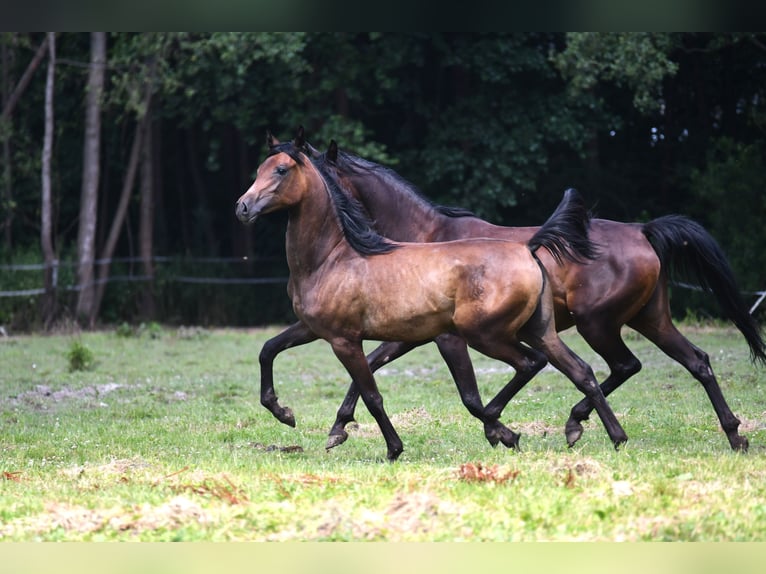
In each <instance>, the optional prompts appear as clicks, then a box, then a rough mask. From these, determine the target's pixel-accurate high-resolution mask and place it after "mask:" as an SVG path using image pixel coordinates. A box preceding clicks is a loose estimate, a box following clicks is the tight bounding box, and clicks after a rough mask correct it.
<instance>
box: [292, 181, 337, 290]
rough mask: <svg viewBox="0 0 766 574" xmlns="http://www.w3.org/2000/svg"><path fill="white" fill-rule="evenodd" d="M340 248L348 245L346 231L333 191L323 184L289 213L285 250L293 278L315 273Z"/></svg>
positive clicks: (306, 194)
mask: <svg viewBox="0 0 766 574" xmlns="http://www.w3.org/2000/svg"><path fill="white" fill-rule="evenodd" d="M339 245H341V246H343V245H346V243H345V240H344V237H343V231H342V230H341V228H340V223H339V222H338V219H337V215H336V214H335V209H334V206H333V204H332V202H331V200H330V196H329V192H328V191H327V189H325V187H324V184H323V183H322V182H321V181H319V183H317V184H316V187H314V188H313V189H312V190H310V191H307V192H306V193H305V194H304V195H303V197H302V199H301V201H300V202H298V203H297V204H296V205H294V206H293V207H292V208H290V211H289V212H288V219H287V232H286V240H285V249H286V253H287V263H288V266H289V267H290V273H291V275H293V276H295V277H296V278H299V277H300V276H302V275H309V274H311V273H312V272H313V271H315V270H316V269H318V268H319V267H321V266H322V264H324V263H325V262H326V261H327V259H328V257H329V256H330V254H331V253H332V252H333V250H335V249H337V248H338V246H339ZM349 248H350V247H349Z"/></svg>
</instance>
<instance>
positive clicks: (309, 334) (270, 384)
mask: <svg viewBox="0 0 766 574" xmlns="http://www.w3.org/2000/svg"><path fill="white" fill-rule="evenodd" d="M317 338H318V337H317V336H316V335H315V334H314V333H313V331H311V329H309V328H308V327H307V326H306V325H305V324H304V323H303V322H301V321H299V322H297V323H294V324H292V325H290V326H289V327H288V328H287V329H285V330H284V331H282V332H281V333H280V334H279V335H277V336H276V337H272V338H271V339H269V340H268V341H266V343H264V345H263V348H262V349H261V353H260V355H259V357H258V361H259V362H260V365H261V404H262V405H263V406H264V407H266V408H267V409H268V410H269V412H270V413H271V414H272V415H274V416H275V417H276V418H277V420H279V422H281V423H284V424H286V425H289V426H291V427H294V426H295V415H293V411H292V410H291V409H290V408H289V407H283V406H281V405H280V404H279V399H278V398H277V394H276V392H275V391H274V359H275V358H276V356H277V355H278V354H279V353H281V352H282V351H284V350H285V349H289V348H290V347H297V346H299V345H305V344H306V343H310V342H312V341H315V340H316V339H317Z"/></svg>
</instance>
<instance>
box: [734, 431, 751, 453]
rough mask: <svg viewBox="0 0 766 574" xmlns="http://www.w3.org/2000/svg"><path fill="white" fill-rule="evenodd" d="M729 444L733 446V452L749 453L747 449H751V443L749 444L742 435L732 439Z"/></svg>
mask: <svg viewBox="0 0 766 574" xmlns="http://www.w3.org/2000/svg"><path fill="white" fill-rule="evenodd" d="M729 443H730V444H731V448H732V450H735V451H737V452H747V449H748V448H750V443H749V442H748V440H747V437H746V436H742V435H737V436H735V437H732V438H730V439H729Z"/></svg>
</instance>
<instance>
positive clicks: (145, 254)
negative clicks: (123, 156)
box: [138, 109, 156, 321]
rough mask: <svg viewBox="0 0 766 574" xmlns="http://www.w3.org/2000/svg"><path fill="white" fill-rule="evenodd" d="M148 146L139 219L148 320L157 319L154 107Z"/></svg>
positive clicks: (143, 157) (144, 312)
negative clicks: (155, 287)
mask: <svg viewBox="0 0 766 574" xmlns="http://www.w3.org/2000/svg"><path fill="white" fill-rule="evenodd" d="M146 115H147V118H146V120H147V121H146V131H145V132H144V148H143V153H142V154H141V207H140V210H141V211H140V214H139V221H138V251H139V256H140V258H141V267H142V270H143V274H144V275H145V276H146V277H148V278H149V279H148V281H147V282H146V283H144V288H143V290H142V293H141V317H142V318H143V319H144V320H145V321H151V320H153V319H154V316H155V313H156V304H155V299H154V261H153V260H152V256H153V254H154V253H153V252H154V165H153V164H154V151H153V148H154V135H153V132H154V130H153V128H152V118H151V109H149V110H147V112H146Z"/></svg>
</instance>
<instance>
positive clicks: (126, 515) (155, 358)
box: [0, 326, 766, 541]
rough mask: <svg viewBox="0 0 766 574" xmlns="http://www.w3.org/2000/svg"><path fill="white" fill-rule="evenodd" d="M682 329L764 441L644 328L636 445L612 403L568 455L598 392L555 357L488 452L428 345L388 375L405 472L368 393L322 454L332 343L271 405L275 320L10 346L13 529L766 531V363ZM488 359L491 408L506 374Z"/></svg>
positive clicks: (507, 534)
mask: <svg viewBox="0 0 766 574" xmlns="http://www.w3.org/2000/svg"><path fill="white" fill-rule="evenodd" d="M682 330H683V331H684V332H685V333H686V334H687V336H688V337H689V338H690V339H691V340H692V341H693V342H695V344H697V345H698V346H700V347H701V348H703V349H704V350H706V351H707V352H708V353H709V354H710V356H711V361H712V364H713V368H714V370H715V371H716V374H717V375H718V378H719V382H720V384H721V387H722V389H723V392H724V395H725V396H726V398H727V400H728V402H729V405H730V406H731V408H732V410H733V411H734V412H735V414H736V415H737V416H738V417H739V418H740V420H741V421H742V425H741V427H740V428H741V432H743V433H744V434H746V435H747V436H748V437H749V439H750V451H749V452H748V453H747V454H744V455H743V454H737V453H734V452H732V451H731V450H730V448H729V445H728V442H727V440H726V437H725V435H724V434H723V432H722V431H721V429H720V428H719V425H718V421H717V419H716V417H715V414H714V412H713V409H712V406H711V405H710V403H709V401H708V399H707V396H706V395H705V393H704V391H703V390H702V388H701V387H700V385H699V384H698V383H697V382H696V381H694V380H693V379H692V378H691V376H689V375H688V374H687V373H686V372H685V371H684V370H683V369H682V368H681V367H680V366H678V365H677V364H675V363H673V362H672V361H670V360H669V359H667V358H666V357H665V356H664V355H663V354H662V353H661V352H660V351H659V350H658V349H657V348H655V347H653V346H652V345H650V344H649V343H647V342H646V341H644V340H643V339H641V338H638V337H636V336H633V335H632V334H631V333H629V332H626V339H627V341H628V345H629V346H630V347H631V348H632V349H633V350H634V352H635V353H636V355H637V356H638V357H639V358H640V359H641V360H642V362H643V365H644V369H643V370H642V372H641V373H639V374H638V375H637V376H636V377H634V378H633V379H631V380H630V381H629V382H628V383H626V384H625V385H624V386H623V388H621V389H619V390H618V391H617V392H615V393H614V394H613V395H612V396H611V397H610V398H609V401H610V404H611V405H612V408H613V409H614V410H615V412H616V413H617V416H618V418H619V419H620V421H621V422H622V424H623V426H624V427H625V429H626V431H627V433H628V436H629V437H630V440H629V441H628V443H627V445H625V446H624V447H623V448H621V450H620V451H619V452H616V451H615V450H614V448H613V447H612V446H611V443H610V442H609V440H608V437H607V436H606V433H605V431H604V429H603V427H602V426H601V423H600V422H599V421H598V419H597V418H596V417H594V418H593V419H592V420H591V421H588V422H587V423H586V431H585V434H584V436H583V439H582V440H581V441H580V442H579V443H578V444H577V445H576V446H575V447H574V448H572V449H568V448H567V446H566V442H565V440H564V436H563V426H564V422H565V421H566V418H567V415H568V413H569V409H570V407H571V406H572V405H573V404H574V402H576V401H577V400H579V398H580V395H579V394H578V392H577V391H576V389H575V388H574V386H573V385H572V384H571V383H570V382H569V381H568V380H566V379H565V378H564V377H563V376H562V375H560V374H559V373H558V372H556V371H554V370H549V369H546V370H545V371H544V372H543V373H541V374H539V375H538V376H537V377H536V378H535V379H534V380H533V381H532V382H531V383H530V384H529V385H528V386H527V387H526V388H525V389H524V390H523V391H522V393H521V394H520V395H519V396H518V397H517V398H516V399H514V400H513V401H512V402H511V403H510V404H509V406H508V407H507V409H506V411H505V413H504V416H503V419H502V420H503V422H505V423H506V424H507V425H509V426H510V427H511V428H512V429H514V430H516V431H517V432H521V433H522V439H521V447H522V450H521V452H514V451H509V450H507V449H505V448H503V447H502V446H500V447H497V448H492V447H490V446H489V444H488V443H487V442H486V440H485V438H484V433H483V428H482V425H481V423H480V422H479V421H477V420H476V419H474V418H473V417H472V416H470V415H469V414H468V412H467V411H466V410H465V408H464V407H463V406H462V404H461V403H460V401H459V399H458V395H457V392H456V390H455V387H454V384H453V383H452V381H451V379H450V377H449V373H448V371H447V369H446V367H445V366H444V364H443V362H442V361H441V359H440V357H439V355H438V352H437V351H436V349H435V347H434V346H433V345H429V346H426V347H423V348H422V349H419V350H417V351H416V352H413V353H411V354H409V355H407V356H405V357H403V358H402V359H400V360H399V361H397V362H395V363H392V364H390V365H388V366H387V367H386V368H385V369H383V370H382V371H381V372H380V373H379V375H378V378H377V380H378V384H379V386H380V389H381V392H382V394H383V396H384V399H385V405H386V410H387V411H388V413H389V415H390V416H391V417H392V420H393V423H394V425H395V426H396V428H397V430H398V431H399V434H400V436H401V438H402V440H403V441H404V448H405V450H404V453H403V454H402V456H401V457H400V459H399V461H397V462H396V463H393V464H391V463H388V462H386V461H385V452H386V450H385V443H384V441H383V439H382V436H381V435H380V433H379V431H378V429H377V426H376V425H375V423H374V421H373V420H372V418H371V417H370V415H369V414H368V413H367V411H366V409H365V408H364V406H363V405H361V404H360V408H359V409H358V412H357V420H358V425H356V426H355V427H354V428H353V429H352V430H351V432H350V435H351V436H350V438H349V440H348V441H347V442H346V443H345V444H344V445H342V446H340V447H338V448H336V449H334V450H332V451H329V452H326V451H325V449H324V445H325V441H326V438H327V432H328V431H329V429H330V426H331V424H332V422H333V420H334V415H335V411H336V409H337V407H338V406H339V404H340V402H341V400H342V398H343V396H344V394H345V391H346V389H347V384H348V379H347V376H346V375H345V373H344V371H343V370H342V368H341V367H340V365H339V364H338V362H337V360H336V359H335V358H334V356H333V355H332V353H331V351H330V349H329V347H328V346H327V345H326V344H325V343H323V342H316V343H312V344H310V345H307V346H305V347H301V348H297V349H291V350H288V351H286V352H285V353H283V354H282V355H280V356H279V357H278V359H277V361H276V365H275V384H276V388H277V393H278V395H279V397H280V400H281V402H282V404H283V405H288V406H290V407H291V408H292V409H293V410H294V412H295V414H296V418H297V427H296V428H290V427H287V426H284V425H282V424H280V423H279V422H278V421H277V420H276V419H274V418H273V417H272V416H271V415H270V414H269V413H268V412H267V411H266V410H265V409H264V408H262V407H261V406H260V404H259V400H258V389H259V367H258V353H259V351H260V348H261V346H262V344H263V342H264V341H265V340H266V339H267V338H269V337H270V336H273V335H274V334H276V332H277V329H276V328H271V329H263V330H209V331H208V330H203V329H193V328H192V329H183V328H182V329H163V328H159V327H157V326H153V327H151V328H146V329H142V330H138V331H133V330H130V329H126V328H122V329H119V330H115V331H103V332H95V333H81V334H73V333H64V334H58V335H51V336H18V337H8V338H2V339H0V429H1V430H2V435H1V436H2V439H1V440H0V487H1V488H0V541H38V540H39V541H80V540H84V541H99V540H108V541H111V540H115V541H117V540H139V541H176V540H181V541H203V540H204V541H236V540H243V541H271V540H273V541H309V540H310V541H336V540H349V541H367V540H373V541H463V540H468V541H620V540H626V541H658V540H670V541H766V393H765V392H764V390H766V370H764V369H762V368H758V367H755V366H753V365H752V364H751V363H750V362H749V361H748V353H747V347H746V345H745V343H744V341H743V340H742V339H741V337H740V336H739V334H738V333H737V332H736V331H734V330H732V329H729V328H724V327H699V326H685V327H683V329H682ZM564 338H565V340H566V341H567V343H569V344H570V345H571V346H572V347H573V348H574V349H575V350H576V351H577V352H578V353H579V354H580V355H581V356H582V357H583V358H585V359H586V361H588V362H589V363H591V365H592V366H593V368H594V370H595V371H596V374H597V376H598V378H599V379H600V380H602V379H603V378H604V376H605V371H604V363H603V361H601V359H599V358H598V357H596V356H594V354H593V353H592V351H590V350H589V349H588V348H587V347H585V346H584V344H583V343H582V341H581V339H579V337H577V335H576V334H574V333H565V334H564ZM369 348H370V349H372V348H373V345H372V344H371V345H370V346H369ZM474 357H475V368H476V371H477V375H478V378H479V381H480V385H481V389H482V393H483V397H484V400H485V401H486V400H488V399H489V398H491V396H492V395H493V394H494V393H495V392H496V391H497V390H499V388H500V386H501V385H502V384H504V382H505V381H506V380H507V379H508V378H509V370H508V369H507V368H505V367H504V366H503V365H501V364H499V363H496V362H494V361H491V360H488V359H486V358H484V357H481V356H479V355H475V356H474ZM78 360H79V361H80V362H79V363H78V362H77V361H78ZM72 366H77V367H79V369H75V370H72V369H71V367H72Z"/></svg>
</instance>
